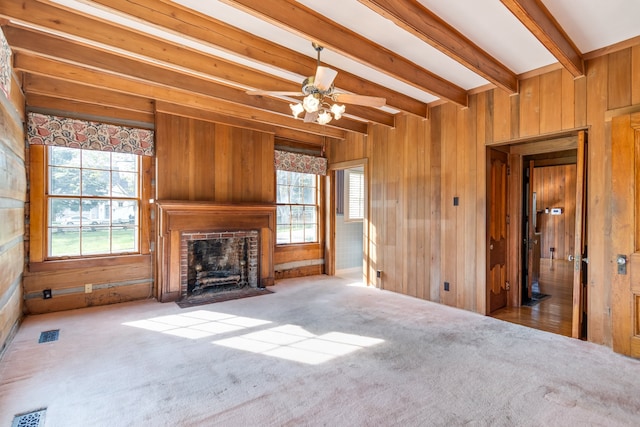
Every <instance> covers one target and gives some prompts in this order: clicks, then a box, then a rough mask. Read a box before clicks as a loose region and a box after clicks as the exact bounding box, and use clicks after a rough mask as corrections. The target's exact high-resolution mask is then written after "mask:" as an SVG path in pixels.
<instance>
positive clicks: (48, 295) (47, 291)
mask: <svg viewBox="0 0 640 427" xmlns="http://www.w3.org/2000/svg"><path fill="white" fill-rule="evenodd" d="M52 296H53V295H52V294H51V289H45V290H43V291H42V298H43V299H49V298H51V297H52Z"/></svg>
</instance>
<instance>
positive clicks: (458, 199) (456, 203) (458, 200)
mask: <svg viewBox="0 0 640 427" xmlns="http://www.w3.org/2000/svg"><path fill="white" fill-rule="evenodd" d="M458 205H460V198H459V197H458V196H456V197H454V198H453V206H458Z"/></svg>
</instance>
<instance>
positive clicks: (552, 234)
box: [533, 165, 576, 260]
mask: <svg viewBox="0 0 640 427" xmlns="http://www.w3.org/2000/svg"><path fill="white" fill-rule="evenodd" d="M533 176H534V178H533V191H535V192H536V198H537V205H538V207H537V209H538V212H539V214H538V223H537V224H536V225H537V227H536V228H537V230H538V231H539V232H540V252H541V258H551V256H552V254H551V250H550V248H554V249H555V251H554V253H553V258H554V259H563V260H566V259H567V256H568V255H569V254H574V253H575V252H574V250H573V246H574V243H575V224H576V165H563V166H546V167H540V168H535V173H534V175H533ZM547 208H548V209H549V212H546V211H545V209H547ZM552 208H562V214H561V215H551V209H552Z"/></svg>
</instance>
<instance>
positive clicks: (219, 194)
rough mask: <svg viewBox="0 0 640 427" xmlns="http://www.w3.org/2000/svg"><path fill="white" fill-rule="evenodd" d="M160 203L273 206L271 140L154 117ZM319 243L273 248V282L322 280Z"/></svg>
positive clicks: (175, 118) (237, 130)
mask: <svg viewBox="0 0 640 427" xmlns="http://www.w3.org/2000/svg"><path fill="white" fill-rule="evenodd" d="M156 140H157V142H156V160H157V163H158V169H157V170H158V181H157V182H158V183H157V198H158V200H189V201H208V202H215V203H275V201H276V196H275V186H276V184H275V167H274V163H273V159H274V135H273V134H270V133H265V132H259V131H255V130H249V129H243V128H239V127H233V126H229V125H225V124H220V123H214V122H209V121H206V120H198V119H194V118H189V117H182V116H178V115H174V114H168V113H161V112H159V113H157V114H156ZM323 258H324V254H323V250H322V242H321V243H320V244H312V245H297V246H294V247H276V248H275V250H274V260H275V264H276V278H277V279H281V278H286V277H296V276H303V275H312V274H320V273H322V271H323V264H318V263H317V262H318V260H322V259H323Z"/></svg>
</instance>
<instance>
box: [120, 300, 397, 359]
mask: <svg viewBox="0 0 640 427" xmlns="http://www.w3.org/2000/svg"><path fill="white" fill-rule="evenodd" d="M270 323H272V322H270V321H268V320H262V319H255V318H252V317H243V316H235V315H233V314H227V313H219V312H215V311H207V310H197V311H190V312H187V313H181V314H171V315H167V316H158V317H152V318H149V319H143V320H135V321H133V322H125V323H123V325H125V326H131V327H134V328H140V329H145V330H147V331H152V332H159V333H162V334H167V335H173V336H178V337H181V338H187V339H192V340H198V339H202V338H207V337H212V336H215V335H222V334H233V333H236V334H238V335H236V336H232V337H229V338H224V339H220V340H217V341H213V342H212V344H215V345H219V346H223V347H227V348H233V349H236V350H241V351H247V352H250V353H256V354H263V355H265V356H270V357H278V358H280V359H285V360H291V361H294V362H300V363H306V364H310V365H318V364H320V363H324V362H327V361H329V360H331V359H335V358H336V357H339V356H344V355H347V354H350V353H353V352H355V351H358V350H361V349H363V348H367V347H371V346H373V345H376V344H380V343H382V342H384V340H382V339H378V338H372V337H367V336H363V335H354V334H346V333H342V332H329V333H326V334H322V335H316V334H313V333H312V332H309V331H307V330H306V329H304V328H303V327H301V326H298V325H291V324H286V325H279V326H275V327H271V328H269V329H264V330H259V331H253V332H249V331H248V329H251V328H255V327H259V326H264V325H268V324H270Z"/></svg>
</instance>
